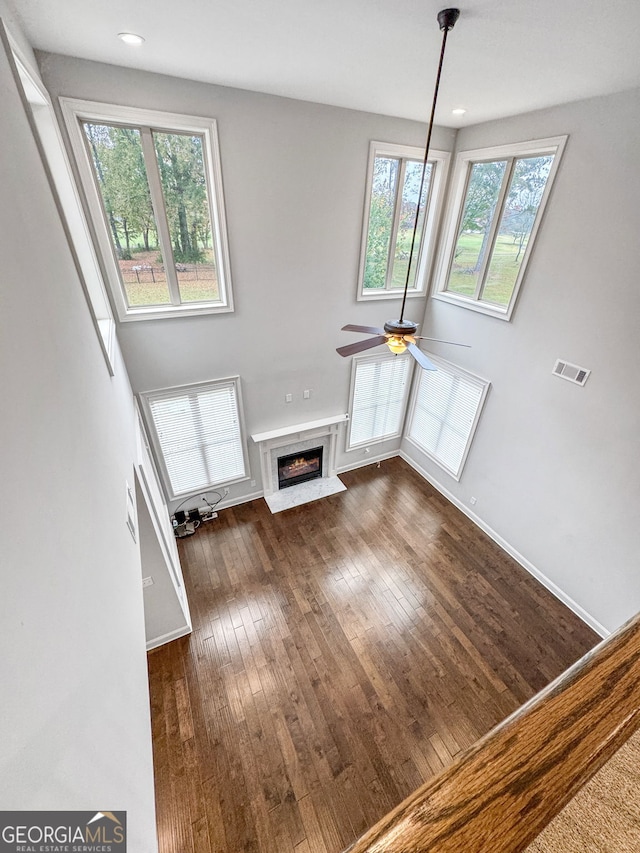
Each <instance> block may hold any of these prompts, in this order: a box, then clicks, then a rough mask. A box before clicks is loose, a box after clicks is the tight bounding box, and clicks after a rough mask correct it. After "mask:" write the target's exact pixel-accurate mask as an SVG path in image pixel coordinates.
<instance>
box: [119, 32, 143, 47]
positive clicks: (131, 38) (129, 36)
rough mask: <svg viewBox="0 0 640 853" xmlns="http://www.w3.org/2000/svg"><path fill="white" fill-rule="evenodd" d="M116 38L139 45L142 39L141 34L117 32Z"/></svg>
mask: <svg viewBox="0 0 640 853" xmlns="http://www.w3.org/2000/svg"><path fill="white" fill-rule="evenodd" d="M118 38H119V39H122V41H123V42H124V43H125V44H136V45H140V44H142V42H143V41H144V39H143V38H142V36H137V35H136V34H135V33H118Z"/></svg>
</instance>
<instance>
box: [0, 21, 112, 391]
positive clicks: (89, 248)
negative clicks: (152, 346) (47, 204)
mask: <svg viewBox="0 0 640 853" xmlns="http://www.w3.org/2000/svg"><path fill="white" fill-rule="evenodd" d="M0 32H2V33H3V36H4V40H5V47H6V48H7V55H8V58H9V62H10V63H11V64H12V65H13V70H14V76H15V78H16V84H17V85H18V88H19V90H20V94H21V96H22V97H23V101H24V102H25V111H26V113H27V118H28V120H29V123H30V125H31V128H32V131H33V134H34V138H35V141H36V145H37V147H38V152H39V154H40V158H41V160H42V163H43V166H44V169H45V172H46V175H47V180H48V181H49V186H50V187H51V192H52V194H53V198H54V201H55V204H56V207H57V209H58V214H59V216H60V220H61V223H62V227H63V230H64V232H65V237H66V239H67V243H68V245H69V249H70V251H71V255H72V258H73V262H74V265H75V268H76V271H77V274H78V278H79V280H80V284H81V286H82V289H83V292H84V295H85V298H86V301H87V306H88V308H89V312H90V314H91V319H92V322H93V325H94V327H95V330H96V334H97V337H98V342H99V344H100V349H101V350H102V354H103V356H104V359H105V362H106V365H107V370H108V371H109V374H110V375H111V376H113V375H114V374H115V352H116V343H115V342H116V334H115V320H114V317H113V313H112V310H111V305H110V302H109V297H108V295H107V291H106V288H105V285H104V279H103V275H102V270H101V268H100V264H99V262H98V258H97V256H96V252H95V248H94V245H93V240H92V239H91V232H90V231H89V226H88V224H87V220H86V217H85V213H84V209H83V207H82V202H81V200H80V196H79V194H78V188H77V185H76V182H75V179H74V176H73V170H72V168H71V163H70V161H69V157H68V155H67V151H66V148H65V146H64V142H63V139H62V135H61V133H60V127H59V125H58V120H57V118H56V115H55V112H54V109H53V106H52V104H51V99H50V98H49V93H48V92H47V90H46V89H45V87H44V84H43V82H42V80H41V79H40V76H39V74H38V72H37V71H36V70H35V69H34V68H33V66H32V65H31V63H30V62H29V61H28V60H27V59H26V57H25V56H24V54H23V53H22V51H21V50H20V48H19V47H18V45H17V43H16V42H15V40H14V38H13V37H12V35H11V33H10V32H9V31H8V30H7V28H6V25H5V24H4V21H0Z"/></svg>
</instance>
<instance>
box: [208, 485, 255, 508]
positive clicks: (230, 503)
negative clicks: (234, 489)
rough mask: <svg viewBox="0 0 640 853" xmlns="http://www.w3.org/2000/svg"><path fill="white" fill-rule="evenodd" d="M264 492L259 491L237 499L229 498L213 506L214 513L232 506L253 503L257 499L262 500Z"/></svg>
mask: <svg viewBox="0 0 640 853" xmlns="http://www.w3.org/2000/svg"><path fill="white" fill-rule="evenodd" d="M263 497H264V492H263V491H262V489H260V491H259V492H251V493H250V494H248V495H242V496H241V497H239V498H229V499H228V500H224V501H220V503H219V504H216V505H215V510H216V512H217V511H218V510H220V509H229V508H230V507H232V506H239V505H240V504H248V503H249V502H250V501H255V500H257V498H263Z"/></svg>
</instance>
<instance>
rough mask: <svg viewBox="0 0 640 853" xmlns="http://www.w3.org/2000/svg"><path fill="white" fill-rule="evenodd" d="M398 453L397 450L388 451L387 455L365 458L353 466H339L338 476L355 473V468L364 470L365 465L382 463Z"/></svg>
mask: <svg viewBox="0 0 640 853" xmlns="http://www.w3.org/2000/svg"><path fill="white" fill-rule="evenodd" d="M399 453H400V451H398V450H390V451H389V452H388V453H383V454H382V456H373V457H371V456H367V457H366V458H365V459H362V460H361V461H360V462H356V463H355V464H354V465H349V464H347V465H340V466H338V468H337V469H336V470H337V472H338V474H344V472H345V471H355V470H356V468H365V467H366V466H367V465H375V464H376V463H377V462H384V460H385V459H393V457H394V456H398V455H399Z"/></svg>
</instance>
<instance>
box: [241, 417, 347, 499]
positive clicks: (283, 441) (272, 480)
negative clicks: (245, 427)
mask: <svg viewBox="0 0 640 853" xmlns="http://www.w3.org/2000/svg"><path fill="white" fill-rule="evenodd" d="M348 417H349V416H348V415H334V416H333V417H330V418H322V419H321V420H317V421H309V422H307V423H303V424H295V425H293V426H288V427H283V428H282V429H275V430H271V431H269V432H261V433H255V435H252V436H251V438H252V439H253V441H254V442H255V443H256V444H257V445H258V448H259V450H260V468H261V471H262V486H263V489H264V498H265V500H266V501H267V504H268V505H269V508H270V509H271V511H272V512H280V511H282V510H283V509H290V508H291V507H294V506H299V505H300V504H303V503H308V502H309V501H313V500H317V499H318V498H321V497H325V496H326V495H330V494H335V492H337V491H343V490H344V488H345V486H344V485H343V484H342V482H341V481H340V480H339V479H338V477H337V476H336V443H337V438H338V434H339V431H340V424H342V423H345V422H346V421H347V420H348ZM312 447H322V448H323V454H322V456H323V458H322V477H321V478H318V479H316V480H310V481H309V482H307V483H300V484H299V485H297V486H289V487H288V488H285V489H279V488H278V457H280V456H286V455H287V454H289V453H298V452H299V451H302V450H310V449H311V448H312Z"/></svg>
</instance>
